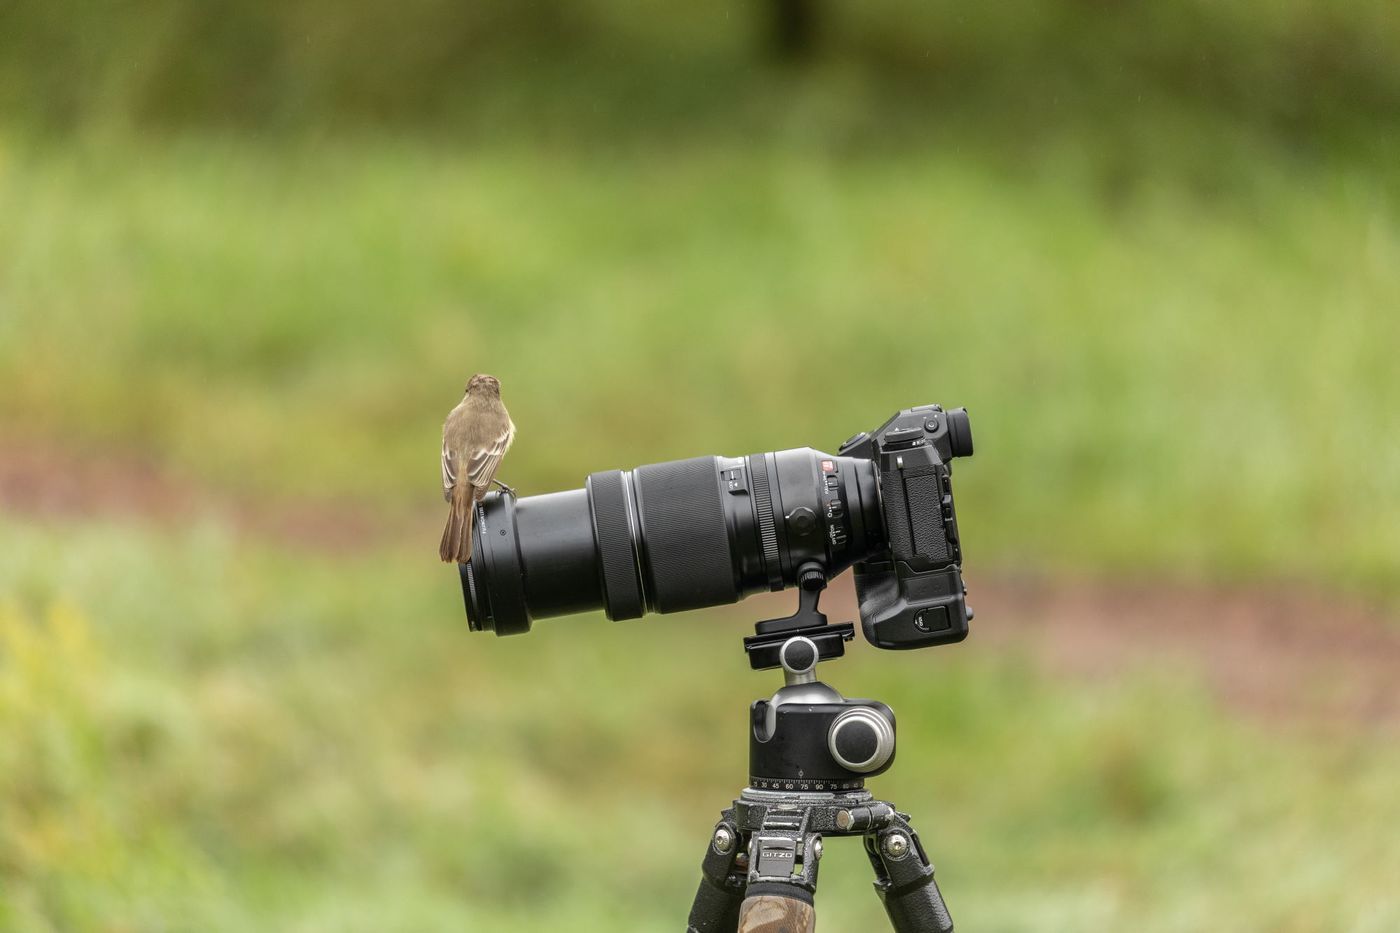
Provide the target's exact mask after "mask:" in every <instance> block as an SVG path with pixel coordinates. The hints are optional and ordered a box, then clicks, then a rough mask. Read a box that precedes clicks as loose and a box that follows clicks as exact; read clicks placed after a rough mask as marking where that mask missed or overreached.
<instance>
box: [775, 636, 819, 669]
mask: <svg viewBox="0 0 1400 933" xmlns="http://www.w3.org/2000/svg"><path fill="white" fill-rule="evenodd" d="M819 659H820V655H819V653H818V652H817V643H816V642H814V641H812V639H810V638H804V637H803V636H801V635H799V636H797V637H796V638H789V639H788V640H787V641H785V642H783V646H782V647H781V648H779V649H778V661H779V662H780V663H781V664H782V665H783V670H784V671H786V672H787V673H788V674H794V675H799V676H800V675H802V674H810V673H812V672H813V671H815V670H816V669H817V661H818V660H819Z"/></svg>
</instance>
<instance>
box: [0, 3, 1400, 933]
mask: <svg viewBox="0 0 1400 933" xmlns="http://www.w3.org/2000/svg"><path fill="white" fill-rule="evenodd" d="M1397 153H1400V10H1397V8H1396V6H1395V4H1394V3H1393V2H1391V0H1341V2H1322V0H1288V2H1282V3H1280V2H1270V3H1265V2H1262V0H1240V2H1237V3H1234V4H1228V5H1222V4H1213V3H1206V2H1201V0H1177V2H1172V3H1158V4H1149V3H1142V2H1121V0H1120V2H1091V0H1011V2H1008V3H1001V4H994V5H989V6H987V7H978V6H976V5H967V4H961V5H959V4H947V3H938V4H932V5H929V4H920V3H913V2H908V0H891V2H888V3H881V4H862V5H855V4H845V5H838V4H835V3H828V2H811V0H771V2H768V3H764V2H758V0H754V2H745V3H717V4H709V5H695V6H690V7H685V6H684V5H674V4H671V5H666V4H658V3H636V2H627V0H583V2H578V3H558V2H535V3H529V4H520V3H506V2H499V0H498V2H482V3H475V4H470V5H463V4H458V3H447V2H444V0H412V2H408V3H401V4H394V5H387V4H373V3H368V2H364V0H349V2H340V3H329V2H326V0H281V2H271V0H211V2H204V3H198V4H193V3H182V2H176V0H125V2H121V3H117V2H113V0H95V2H94V0H85V2H82V3H77V2H72V0H18V2H9V3H5V4H3V5H0V930H4V931H10V930H13V931H23V933H38V931H45V933H47V931H122V933H125V931H184V930H200V931H222V930H286V931H323V930H324V931H384V930H396V931H397V930H403V931H419V930H422V931H428V930H483V931H495V930H557V929H572V930H609V931H619V930H638V931H642V930H659V929H679V928H681V925H682V924H683V922H684V917H685V913H686V911H687V909H688V907H689V899H690V896H691V894H692V893H693V889H694V884H695V882H696V880H697V878H698V865H699V860H700V857H701V854H702V851H703V848H704V845H705V843H706V840H707V838H708V834H709V832H710V829H711V827H712V825H713V820H714V818H715V816H716V814H717V813H718V811H719V809H721V808H722V807H723V806H724V805H725V804H726V803H727V802H728V800H729V799H730V798H731V797H732V796H733V795H734V794H735V793H736V792H737V791H738V790H739V788H740V786H741V784H742V781H743V778H744V774H745V760H744V759H745V755H746V744H745V743H746V737H745V730H746V720H747V709H746V707H747V704H748V703H749V701H750V700H751V699H753V698H754V697H757V696H760V695H765V694H767V693H769V692H771V691H772V689H773V688H774V687H775V686H776V684H777V681H776V679H775V678H774V677H773V676H772V675H771V674H755V673H752V672H750V671H749V670H748V669H747V665H746V664H745V661H744V658H743V656H742V654H741V650H740V645H739V638H740V636H741V635H743V634H744V633H745V632H746V631H748V626H749V625H750V624H751V623H752V621H753V620H754V619H755V618H757V617H759V616H760V614H774V613H778V612H781V611H783V610H784V607H785V605H786V603H787V602H788V601H790V597H765V599H764V600H762V601H760V604H758V605H744V606H739V607H733V608H724V609H715V610H710V611H705V612H697V613H691V614H688V615H687V616H679V617H674V618H672V617H665V618H653V619H649V620H647V621H644V622H640V623H627V624H622V625H613V624H612V623H609V622H607V621H606V620H604V619H602V618H601V616H596V617H588V618H578V619H570V620H560V621H550V622H544V623H541V624H539V625H538V626H537V627H536V630H535V631H534V632H533V633H532V634H531V635H530V636H528V637H524V638H516V639H505V640H498V639H495V638H492V637H490V636H484V635H475V636H473V635H469V634H468V633H467V631H466V624H465V620H464V618H463V615H462V611H461V609H462V607H461V600H460V594H459V592H458V589H457V585H456V579H455V574H454V573H453V571H452V570H450V569H448V568H445V567H443V566H441V565H440V564H438V563H437V562H436V558H435V548H436V544H437V540H438V535H439V532H440V525H441V521H442V518H443V515H442V509H443V507H442V505H441V501H440V499H439V498H438V490H437V483H438V467H437V463H436V458H437V452H438V444H439V429H440V425H441V419H442V418H443V416H444V415H445V414H446V412H447V411H448V410H449V409H450V408H451V406H452V405H453V404H455V403H456V401H457V400H458V398H459V397H460V392H461V388H462V384H463V383H464V381H465V379H466V377H467V376H468V375H470V374H471V373H473V372H476V371H481V370H484V371H489V372H493V373H495V374H497V375H498V376H500V377H501V379H502V381H503V383H504V387H505V388H504V395H505V399H506V401H507V403H508V404H509V406H510V409H511V412H512V414H513V416H514V418H515V421H516V422H517V424H518V425H519V427H520V434H519V438H518V440H517V442H516V445H515V447H514V449H513V450H512V452H511V455H510V458H509V460H508V462H507V464H506V467H505V469H504V470H503V473H502V476H503V478H505V479H506V480H507V481H508V482H510V483H511V484H513V485H514V486H516V487H517V488H518V489H519V490H520V491H521V493H522V494H531V493H536V492H543V491H549V490H554V489H560V488H572V487H576V486H578V485H580V484H581V482H582V479H583V477H584V476H585V475H586V474H587V473H588V472H589V471H592V470H597V469H607V468H614V467H624V468H625V467H630V466H634V465H636V464H638V463H644V462H652V461H657V460H663V459H668V458H673V457H681V456H692V455H698V454H704V453H724V454H728V455H738V454H743V453H748V452H753V451H759V450H771V449H780V448H784V447H792V446H803V445H812V446H815V447H818V448H823V449H827V450H831V449H833V448H834V447H835V446H836V445H837V444H838V443H839V442H840V440H841V439H843V438H845V437H846V436H848V435H849V434H851V433H853V432H855V431H856V430H858V429H861V428H866V427H870V426H872V425H874V424H877V423H879V422H880V421H881V420H883V419H884V418H885V417H886V416H887V415H888V414H889V413H890V412H891V411H893V410H894V409H896V408H900V407H906V406H909V405H913V404H921V403H926V402H931V401H940V402H944V403H946V404H962V405H966V406H968V408H969V409H970V410H971V412H972V414H973V420H974V425H975V429H976V433H977V441H978V448H977V455H976V457H975V458H974V459H972V460H970V461H967V462H966V463H964V464H960V465H959V469H958V473H959V487H958V489H959V511H960V516H961V518H962V526H963V535H964V539H965V546H966V550H967V555H968V563H967V567H966V570H967V574H968V578H969V582H970V586H971V588H972V597H973V600H972V601H973V605H974V606H975V607H976V608H977V609H978V617H977V621H976V622H975V623H974V631H973V636H972V638H971V639H970V640H969V641H968V642H967V643H965V644H964V645H961V646H957V647H953V648H945V649H940V650H938V651H925V652H915V653H913V654H903V653H900V654H885V653H880V654H877V653H876V652H875V651H874V649H870V648H869V647H868V646H865V645H863V644H857V645H855V646H853V649H852V652H851V654H850V656H848V657H847V658H846V659H845V660H843V661H841V662H839V663H836V664H833V665H831V666H830V670H829V671H828V672H827V675H826V676H827V677H828V679H829V680H830V681H831V682H832V683H833V684H834V685H835V686H837V687H838V688H839V689H841V690H842V691H843V692H845V693H846V694H847V695H853V696H878V697H880V698H882V699H884V700H886V701H887V702H889V703H890V704H891V705H892V706H894V707H895V708H896V710H897V711H898V712H899V713H900V717H901V718H900V728H901V739H902V741H901V751H900V760H899V764H898V766H897V767H896V768H895V769H894V771H893V772H891V773H890V774H889V775H886V776H883V777H881V778H879V779H878V780H876V781H874V782H872V783H873V787H874V789H875V790H876V791H877V792H878V793H881V794H884V795H887V796H889V797H890V798H891V799H893V800H895V801H896V802H898V803H899V804H900V805H901V806H903V807H905V808H907V809H909V810H911V811H912V812H913V813H914V815H915V819H916V825H918V826H919V827H920V828H921V831H922V833H923V836H924V841H925V844H926V846H927V847H928V848H929V850H930V852H931V854H932V855H933V857H934V859H935V861H936V862H937V864H938V868H939V878H940V881H941V882H942V884H943V887H944V890H945V892H946V894H947V896H948V899H949V904H950V906H951V908H952V911H953V914H954V917H955V918H956V919H957V920H958V921H959V929H967V930H972V931H1019V930H1027V931H1029V930H1036V931H1055V930H1064V931H1085V930H1143V931H1166V930H1174V931H1194V930H1200V929H1204V928H1208V927H1209V928H1219V929H1230V930H1269V931H1314V930H1315V931H1338V930H1355V931H1371V930H1374V931H1388V930H1395V929H1398V928H1400V894H1397V893H1396V890H1395V885H1394V882H1395V879H1396V878H1397V877H1400V850H1397V849H1396V846H1395V827H1396V825H1398V824H1400V795H1397V794H1396V787H1397V783H1396V781H1397V779H1396V775H1397V773H1400V772H1397V767H1400V750H1397V745H1396V734H1397V725H1400V696H1397V691H1396V689H1395V687H1394V685H1395V683H1397V682H1400V680H1398V679H1397V675H1400V626H1397V625H1396V623H1395V622H1394V617H1395V614H1396V607H1397V606H1400V442H1397V436H1400V414H1397V413H1400V366H1398V365H1397V353H1400V200H1397V198H1400V158H1397ZM829 601H830V602H831V603H832V606H833V611H834V612H835V611H841V610H844V612H845V613H846V614H847V616H846V617H849V613H850V611H851V608H852V607H851V604H850V595H849V591H848V590H845V589H843V588H842V587H838V588H837V591H836V592H835V593H833V594H832V598H831V599H830V600H829ZM826 852H827V855H826V858H825V864H824V866H823V873H822V888H821V894H820V898H819V902H818V903H819V908H820V910H819V915H820V918H821V928H822V929H823V930H827V931H833V930H862V931H864V930H874V929H880V928H882V927H883V925H884V920H883V915H882V911H881V908H880V906H879V904H878V901H877V900H876V898H875V896H874V895H873V893H871V892H870V890H869V887H868V884H869V869H868V866H866V865H865V863H864V855H863V854H862V853H861V852H860V849H859V846H858V844H856V843H855V842H851V841H847V842H845V843H840V842H837V843H834V844H832V845H829V846H828V847H827V849H826Z"/></svg>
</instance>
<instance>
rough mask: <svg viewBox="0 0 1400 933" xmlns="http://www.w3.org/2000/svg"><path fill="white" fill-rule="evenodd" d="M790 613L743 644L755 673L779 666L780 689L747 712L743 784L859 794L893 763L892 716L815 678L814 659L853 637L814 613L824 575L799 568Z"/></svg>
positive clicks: (759, 627) (845, 627)
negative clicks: (794, 606)
mask: <svg viewBox="0 0 1400 933" xmlns="http://www.w3.org/2000/svg"><path fill="white" fill-rule="evenodd" d="M800 579H801V581H802V588H801V590H800V597H799V603H798V607H797V611H796V612H794V613H793V614H792V615H790V616H786V617H784V618H781V619H767V620H764V621H762V622H759V623H757V624H756V625H755V626H754V630H755V634H754V635H751V636H749V637H748V638H745V639H744V650H745V651H747V652H748V656H749V664H750V666H751V667H753V669H754V670H765V669H768V668H774V667H781V668H782V669H783V674H784V680H785V684H784V685H783V687H781V688H780V689H779V690H778V691H777V692H776V693H774V694H773V696H772V697H771V698H770V699H767V700H756V701H755V702H754V704H753V706H752V707H751V708H750V735H749V739H750V741H749V786H750V787H751V788H754V789H757V790H778V791H798V792H811V793H829V792H837V791H852V790H859V789H861V788H863V787H864V786H865V778H866V777H867V776H869V775H875V774H880V773H882V772H884V771H886V770H888V768H889V767H890V765H892V764H893V763H894V750H895V742H894V739H895V735H894V712H893V711H892V710H891V709H890V708H889V707H888V706H886V705H885V704H884V703H881V702H879V701H878V700H848V699H846V698H845V697H843V696H841V694H840V693H838V692H837V691H836V690H835V689H833V688H832V687H830V686H828V685H827V684H825V683H823V682H822V681H820V680H818V679H817V675H816V668H817V663H818V662H819V661H825V660H829V659H831V658H839V657H841V656H843V655H844V654H845V653H846V646H845V643H846V642H847V641H850V640H851V639H852V638H853V637H855V626H854V625H852V624H851V623H843V624H836V625H833V624H831V623H830V622H828V621H827V618H826V615H825V614H824V613H822V612H821V611H819V610H818V609H817V602H818V600H819V599H820V598H821V591H822V590H823V589H825V587H826V575H825V574H824V573H823V572H822V571H821V568H820V566H817V565H813V566H812V567H808V568H803V570H802V576H801V578H800Z"/></svg>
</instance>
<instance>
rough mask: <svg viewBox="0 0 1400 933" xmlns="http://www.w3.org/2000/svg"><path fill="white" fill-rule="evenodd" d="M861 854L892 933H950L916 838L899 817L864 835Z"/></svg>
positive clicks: (929, 867) (930, 868)
mask: <svg viewBox="0 0 1400 933" xmlns="http://www.w3.org/2000/svg"><path fill="white" fill-rule="evenodd" d="M865 853H866V855H868V856H870V864H871V866H873V867H874V869H875V893H877V894H879V895H880V900H881V901H882V902H883V903H884V905H885V913H887V914H889V916H890V926H892V927H893V928H894V931H895V933H953V918H952V917H950V916H949V915H948V906H947V905H946V904H944V903H943V895H942V893H941V892H940V891H939V890H938V882H936V881H934V880H933V865H932V863H930V862H929V860H928V856H927V855H925V854H924V847H923V845H922V844H921V843H920V842H919V834H918V833H916V832H914V828H913V827H912V826H910V825H909V822H908V820H907V819H906V818H905V817H904V816H903V815H902V814H895V815H894V816H893V818H892V819H890V820H889V822H887V823H886V824H885V825H884V826H883V827H882V828H881V829H879V830H877V831H875V832H871V833H867V834H866V837H865Z"/></svg>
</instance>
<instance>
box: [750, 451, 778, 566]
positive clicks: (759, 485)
mask: <svg viewBox="0 0 1400 933" xmlns="http://www.w3.org/2000/svg"><path fill="white" fill-rule="evenodd" d="M766 460H767V458H766V457H765V456H764V455H763V454H753V455H751V456H750V457H749V485H750V487H751V488H752V489H753V505H754V510H755V511H756V512H757V513H758V538H759V542H760V543H761V544H762V545H763V563H764V566H765V567H766V568H767V570H768V579H769V583H770V584H771V585H772V586H773V587H774V588H775V589H776V588H778V587H780V586H781V585H782V568H781V567H780V566H779V565H778V532H777V530H776V529H775V528H774V527H773V494H772V492H770V491H769V488H768V464H767V463H766V462H765V461H766Z"/></svg>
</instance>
